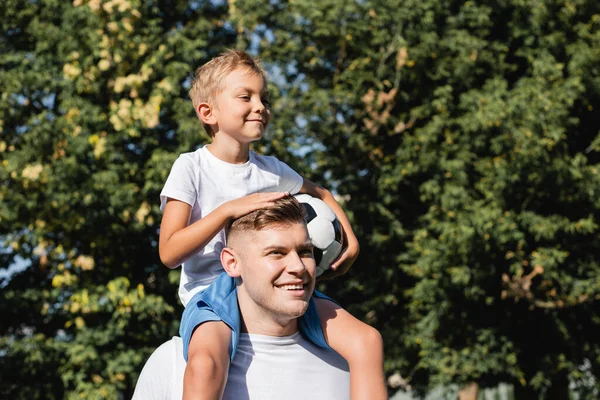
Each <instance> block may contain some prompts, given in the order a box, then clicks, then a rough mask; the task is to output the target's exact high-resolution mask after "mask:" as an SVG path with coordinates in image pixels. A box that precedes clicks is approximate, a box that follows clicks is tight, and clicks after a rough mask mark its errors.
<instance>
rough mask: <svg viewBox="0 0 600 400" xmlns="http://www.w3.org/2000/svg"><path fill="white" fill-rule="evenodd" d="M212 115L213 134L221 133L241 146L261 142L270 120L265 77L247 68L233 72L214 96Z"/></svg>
mask: <svg viewBox="0 0 600 400" xmlns="http://www.w3.org/2000/svg"><path fill="white" fill-rule="evenodd" d="M212 112H213V115H214V116H215V121H216V126H214V127H213V129H214V131H215V132H219V133H224V134H225V135H227V136H229V137H232V138H233V139H235V140H237V141H238V142H240V143H250V142H252V141H255V140H258V139H260V138H261V137H262V135H263V134H264V133H265V131H266V129H267V125H268V124H269V120H270V117H271V110H270V109H269V101H268V93H267V87H266V82H265V80H264V78H263V77H262V76H261V75H259V74H256V73H254V72H252V71H250V70H249V69H248V68H244V67H241V68H237V69H235V70H233V71H232V72H231V73H230V74H229V75H227V76H226V77H225V79H224V82H223V89H222V90H221V91H220V92H219V93H218V94H217V95H216V96H215V104H214V106H213V108H212Z"/></svg>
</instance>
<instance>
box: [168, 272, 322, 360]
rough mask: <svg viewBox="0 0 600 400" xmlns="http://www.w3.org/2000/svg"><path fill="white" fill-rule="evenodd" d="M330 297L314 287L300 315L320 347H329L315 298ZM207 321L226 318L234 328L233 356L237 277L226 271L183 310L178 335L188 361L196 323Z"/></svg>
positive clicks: (234, 334)
mask: <svg viewBox="0 0 600 400" xmlns="http://www.w3.org/2000/svg"><path fill="white" fill-rule="evenodd" d="M315 297H317V298H321V299H327V300H330V301H333V300H331V299H330V298H329V297H327V296H325V295H324V294H323V293H321V292H318V291H316V290H315V292H314V294H313V297H311V299H310V302H309V303H308V309H307V310H306V312H305V313H304V315H303V316H301V317H300V318H299V319H298V329H299V330H300V333H301V334H302V335H303V336H304V337H306V339H308V340H309V341H311V342H312V343H313V344H315V345H316V346H318V347H322V348H325V349H329V348H330V347H329V345H328V344H327V341H326V340H325V335H324V334H323V328H322V327H321V320H320V319H319V314H318V313H317V307H316V305H315V301H314V298H315ZM208 321H223V322H224V323H225V324H227V326H229V327H230V328H231V344H230V346H229V358H230V360H233V357H234V356H235V352H236V350H237V345H238V341H239V338H240V329H241V322H240V311H239V307H238V303H237V291H236V284H235V279H234V278H232V277H230V276H229V275H227V274H226V273H225V272H223V273H222V274H221V275H220V276H219V277H218V278H217V279H216V280H215V281H214V282H213V283H212V284H211V285H210V286H209V287H207V288H206V289H204V290H202V291H201V292H198V293H196V294H195V295H194V297H192V299H191V300H190V302H189V303H188V304H187V306H186V307H185V310H183V316H182V317H181V325H180V326H179V335H180V336H181V339H182V340H183V357H184V358H185V360H186V361H187V357H188V348H189V344H190V340H191V339H192V333H193V332H194V329H196V327H197V326H198V325H200V324H202V323H204V322H208Z"/></svg>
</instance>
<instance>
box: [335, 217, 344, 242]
mask: <svg viewBox="0 0 600 400" xmlns="http://www.w3.org/2000/svg"><path fill="white" fill-rule="evenodd" d="M332 224H333V229H334V231H335V240H336V241H337V242H339V243H344V242H343V240H342V227H341V226H340V221H338V220H337V219H336V220H334V221H333V222H332Z"/></svg>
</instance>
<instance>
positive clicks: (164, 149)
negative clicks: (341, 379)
mask: <svg viewBox="0 0 600 400" xmlns="http://www.w3.org/2000/svg"><path fill="white" fill-rule="evenodd" d="M0 12H1V13H2V14H0V24H2V32H3V35H2V39H1V40H2V41H1V46H2V50H3V56H2V58H0V82H3V89H2V91H1V94H0V96H1V99H2V101H1V102H0V128H1V129H2V136H1V137H0V162H2V169H0V181H1V183H2V184H1V185H0V200H1V201H0V234H1V235H2V236H1V240H2V241H3V243H4V246H3V248H2V249H1V250H0V259H1V260H2V265H10V264H12V263H13V262H14V261H15V260H16V257H17V256H20V257H22V258H24V259H25V260H28V261H29V262H30V263H31V266H29V267H28V268H26V269H25V270H24V271H22V272H20V273H17V274H15V275H13V276H12V277H11V278H10V279H6V280H5V281H4V283H3V286H2V289H1V291H0V299H1V300H0V314H1V315H2V318H3V324H2V326H1V327H0V352H1V353H0V354H2V355H1V356H0V375H2V376H3V377H5V376H9V377H10V379H3V382H2V386H0V393H1V394H2V395H3V397H10V398H36V397H44V398H71V397H77V396H83V397H89V398H95V397H98V398H113V397H115V396H116V393H117V392H121V393H125V395H126V396H127V395H128V394H130V393H131V390H132V387H133V385H134V383H135V380H136V377H137V373H138V372H139V370H140V368H141V365H142V363H143V361H144V360H145V358H146V357H147V355H148V354H149V353H150V352H151V351H152V349H153V348H154V347H156V346H157V345H158V344H159V343H161V342H163V341H164V340H166V339H168V338H169V335H172V334H174V333H175V332H176V328H177V323H178V319H179V311H180V308H179V306H178V305H177V302H176V297H175V293H176V281H177V279H174V278H176V274H177V272H172V273H169V271H167V270H166V268H164V267H162V266H161V265H160V263H159V261H158V258H157V250H156V241H157V229H158V223H159V219H160V211H159V210H158V202H157V200H158V193H159V191H160V189H161V187H162V184H163V182H164V180H165V178H166V176H167V174H168V171H169V168H170V165H171V163H172V162H173V160H174V158H175V157H176V155H177V154H178V153H179V152H182V151H189V150H192V149H194V148H195V147H196V146H198V145H200V144H202V143H204V142H205V141H206V140H207V139H208V138H207V137H206V136H204V135H203V134H202V132H201V128H200V126H199V124H198V122H197V120H196V119H195V117H194V113H193V110H192V108H191V107H190V105H189V104H188V101H187V99H186V88H187V85H188V84H189V81H188V77H189V75H190V73H191V72H192V70H193V68H194V67H195V66H197V65H199V64H201V63H202V62H204V61H206V60H207V59H209V58H210V57H211V56H213V55H214V54H217V53H219V52H220V51H222V50H223V49H224V48H226V47H234V46H237V47H242V48H247V49H249V50H250V51H251V52H254V53H255V54H259V55H260V56H261V57H262V58H263V60H264V62H265V64H266V65H267V69H268V70H269V72H270V74H271V78H272V79H271V83H270V89H271V91H272V94H273V97H274V100H275V101H274V102H273V121H272V124H271V127H270V128H269V132H268V135H267V138H266V139H265V140H264V141H263V142H262V143H260V144H259V145H258V146H257V148H258V149H259V150H260V151H264V152H267V153H269V154H274V155H277V156H278V157H280V158H281V159H283V160H285V161H286V162H288V163H289V164H290V165H292V166H293V167H294V168H296V169H297V170H298V171H300V172H301V173H303V174H304V175H305V176H307V177H308V178H310V179H313V180H315V181H316V182H318V183H321V184H323V185H326V186H329V187H331V188H333V189H334V190H335V191H336V192H337V193H338V194H339V195H340V201H342V202H343V203H344V206H345V208H346V209H347V211H348V214H349V215H350V217H351V219H352V220H353V226H354V227H355V230H356V232H357V235H358V236H359V239H360V241H361V245H362V247H361V256H360V257H359V260H358V262H357V264H356V265H355V267H354V268H353V270H352V271H351V273H350V274H349V275H348V276H347V278H343V279H337V280H334V281H332V282H327V283H326V284H323V285H322V288H323V289H325V290H326V291H327V293H328V294H329V295H331V296H333V297H334V298H336V299H338V300H339V301H341V303H342V304H344V305H345V306H346V307H347V308H348V309H349V310H350V311H351V312H353V313H354V314H355V315H357V316H358V317H360V318H361V319H363V320H365V321H367V322H369V323H371V324H373V325H375V326H377V327H378V328H379V329H380V330H381V331H382V333H383V336H384V339H385V341H386V369H387V371H388V372H389V373H390V374H391V373H395V372H400V373H401V375H402V376H403V378H404V379H405V380H406V381H407V382H408V384H410V385H411V386H412V387H413V388H414V389H416V390H417V391H425V390H427V389H428V388H431V387H434V386H436V385H446V384H458V385H464V384H466V383H468V382H472V381H475V382H478V384H479V385H481V386H495V385H496V384H497V383H498V382H502V381H504V382H509V383H511V384H513V385H514V387H515V394H516V396H517V398H521V397H522V398H535V397H540V396H541V397H546V396H549V395H550V394H551V393H564V390H563V389H565V388H566V385H567V384H568V382H569V380H570V381H571V382H574V383H575V384H576V387H577V390H578V391H579V392H580V393H581V394H582V395H583V396H585V395H587V396H591V397H593V393H597V392H598V390H599V389H600V388H599V387H598V385H599V383H598V382H600V380H599V379H598V378H600V346H599V344H598V340H597V337H599V336H600V314H599V313H598V309H599V308H598V302H599V301H600V280H599V278H598V277H599V276H600V264H599V261H598V260H600V253H599V250H598V249H600V240H599V237H600V235H599V232H600V227H599V222H598V221H599V218H600V200H598V193H600V175H599V168H600V165H599V161H600V157H599V152H600V147H599V146H600V117H599V115H600V114H599V113H598V110H599V109H600V70H599V69H598V65H600V29H599V28H600V6H599V5H598V3H597V2H596V1H592V0H575V1H569V2H558V1H554V0H550V1H541V0H497V1H492V2H477V1H467V2H459V1H453V0H448V1H438V0H419V1H417V0H406V1H403V2H392V1H384V0H371V1H356V2H345V1H340V0H323V1H320V2H313V1H308V0H294V1H289V2H282V1H270V2H264V1H261V2H259V1H255V0H249V1H244V2H239V1H236V2H233V1H232V2H230V3H229V4H225V3H222V2H218V1H214V2H211V1H193V2H187V1H170V2H164V1H158V0H155V1H151V0H110V1H100V0H90V1H85V0H75V1H73V2H72V3H70V2H62V1H60V2H59V1H51V0H41V1H35V2H34V1H31V2H22V1H16V0H7V2H6V6H4V7H3V8H2V10H1V11H0ZM31 382H37V383H36V384H35V385H32V384H30V383H31ZM557 397H560V396H557Z"/></svg>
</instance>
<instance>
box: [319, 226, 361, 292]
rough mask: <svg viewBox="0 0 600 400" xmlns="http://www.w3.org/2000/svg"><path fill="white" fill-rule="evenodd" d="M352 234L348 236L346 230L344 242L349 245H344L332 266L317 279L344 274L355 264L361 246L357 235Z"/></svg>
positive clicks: (326, 278)
mask: <svg viewBox="0 0 600 400" xmlns="http://www.w3.org/2000/svg"><path fill="white" fill-rule="evenodd" d="M350 236H351V237H348V235H346V232H345V231H344V243H347V246H344V248H343V250H342V252H341V253H340V255H339V256H338V258H336V259H335V260H334V261H333V263H331V268H330V269H329V270H327V271H325V272H324V273H323V275H321V276H320V277H318V278H317V281H323V280H328V279H331V278H335V277H336V276H340V275H343V274H345V273H346V272H348V270H349V269H350V267H351V266H352V264H354V261H356V258H357V257H358V252H359V250H360V246H359V244H358V239H356V236H354V234H351V235H350Z"/></svg>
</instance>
